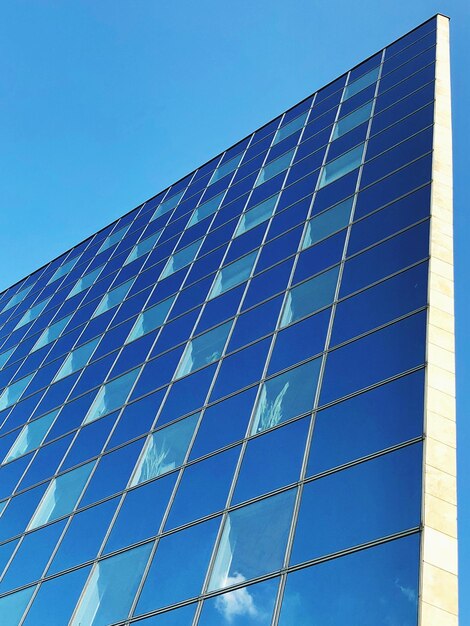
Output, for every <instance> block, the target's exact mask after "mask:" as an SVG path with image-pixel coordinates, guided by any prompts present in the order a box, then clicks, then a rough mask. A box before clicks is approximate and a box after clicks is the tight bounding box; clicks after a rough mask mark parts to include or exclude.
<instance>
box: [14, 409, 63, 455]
mask: <svg viewBox="0 0 470 626" xmlns="http://www.w3.org/2000/svg"><path fill="white" fill-rule="evenodd" d="M57 413H58V411H52V413H48V414H47V415H44V416H43V417H40V418H39V419H37V420H34V422H30V423H29V424H26V426H24V427H23V428H22V430H21V432H20V434H19V435H18V437H17V439H16V441H15V443H14V444H13V445H12V447H11V449H10V451H9V452H8V454H7V455H6V457H5V460H4V463H6V462H8V461H13V459H17V458H18V457H19V456H22V455H23V454H26V453H27V452H29V451H30V450H34V448H37V447H38V446H40V445H41V443H42V441H43V439H44V437H45V436H46V435H47V433H48V431H49V428H50V427H51V426H52V424H53V422H54V420H55V418H56V417H57Z"/></svg>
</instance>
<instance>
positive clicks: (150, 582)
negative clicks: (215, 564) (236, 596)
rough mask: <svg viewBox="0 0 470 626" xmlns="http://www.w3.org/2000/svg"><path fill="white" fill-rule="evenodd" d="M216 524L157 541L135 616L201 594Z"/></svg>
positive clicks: (194, 527) (203, 524)
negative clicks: (182, 565) (189, 556)
mask: <svg viewBox="0 0 470 626" xmlns="http://www.w3.org/2000/svg"><path fill="white" fill-rule="evenodd" d="M219 522H220V520H219V518H215V519H211V520H209V521H208V522H203V523H202V524H197V525H196V526H191V527H190V528H187V529H186V530H182V531H180V532H177V533H173V534H171V535H168V536H166V537H163V538H162V539H161V540H160V542H159V544H158V546H157V551H156V553H155V556H154V558H153V561H152V564H151V566H150V570H149V572H148V575H147V579H146V581H145V584H144V587H143V589H142V593H141V595H140V598H139V602H138V604H137V609H136V611H135V613H136V614H137V615H139V614H141V613H147V612H148V611H152V610H153V609H158V608H161V607H164V606H167V605H169V604H173V603H175V602H179V601H181V600H185V599H187V598H192V597H194V596H197V595H198V594H199V593H200V591H201V588H202V584H203V581H204V576H205V574H206V570H207V566H208V565H209V558H210V555H211V551H212V547H213V545H214V541H215V538H216V534H217V529H218V527H219ZM188 554H190V555H191V558H190V559H188ZM181 563H184V564H185V565H184V567H181ZM77 626H78V625H77Z"/></svg>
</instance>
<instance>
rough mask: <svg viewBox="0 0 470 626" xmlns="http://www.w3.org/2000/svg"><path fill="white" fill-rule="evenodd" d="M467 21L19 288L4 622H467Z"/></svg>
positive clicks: (436, 28) (1, 308) (304, 112)
mask: <svg viewBox="0 0 470 626" xmlns="http://www.w3.org/2000/svg"><path fill="white" fill-rule="evenodd" d="M448 28H449V27H448V19H447V18H446V17H444V16H440V15H438V16H436V17H434V18H432V19H430V20H429V21H427V22H425V23H424V24H422V25H421V26H419V27H418V28H417V29H415V30H413V31H411V32H410V33H408V34H407V35H405V36H404V37H402V38H401V39H399V40H397V41H395V42H394V43H392V44H391V45H389V46H387V47H386V48H384V49H383V50H381V51H380V52H379V53H377V54H375V55H373V56H372V57H370V58H369V59H367V60H366V61H364V62H363V63H361V64H360V65H358V66H356V67H354V68H353V69H352V70H350V71H349V72H347V73H346V74H344V75H342V76H341V77H339V78H338V79H336V80H335V81H333V82H332V83H330V84H329V85H327V86H326V87H324V88H323V89H320V90H319V91H318V92H316V93H315V94H314V95H313V96H310V97H308V98H306V99H305V100H303V101H302V102H301V103H299V104H298V105H296V106H294V107H293V108H292V109H290V110H288V111H287V112H286V113H284V114H283V115H281V116H279V117H278V118H276V119H275V120H273V121H271V122H269V123H268V124H266V125H265V126H263V127H262V128H261V129H259V130H257V131H256V132H254V133H252V134H251V135H249V136H248V137H246V138H245V139H243V140H242V141H240V142H239V143H237V144H236V145H235V146H233V147H231V148H229V149H228V150H227V151H225V152H224V153H223V154H221V155H219V156H218V157H216V158H215V159H213V160H212V161H210V162H208V163H206V164H204V165H203V166H202V167H200V168H199V169H197V170H196V171H195V172H193V173H191V174H190V175H188V176H187V177H185V178H184V179H182V180H180V181H178V182H177V183H175V184H174V185H172V186H171V187H170V188H168V189H166V190H165V191H164V192H162V193H160V194H158V195H157V196H155V197H154V198H152V199H150V200H149V201H148V202H145V203H144V204H143V205H141V206H139V207H137V208H136V209H134V210H133V211H131V212H130V213H128V214H127V215H125V216H124V217H122V218H121V219H119V220H117V221H116V222H114V223H113V224H111V225H110V226H108V227H107V228H105V229H103V230H102V231H100V232H98V233H97V234H95V235H94V236H92V237H90V238H89V239H87V240H86V241H84V242H82V243H81V244H79V245H78V246H76V247H75V248H73V249H72V250H70V251H68V252H67V253H65V254H64V255H62V256H61V257H59V258H57V259H55V260H54V261H52V262H51V263H49V264H48V265H47V266H45V267H43V268H41V269H40V270H38V271H37V272H35V273H34V274H32V275H30V276H29V277H27V278H25V279H24V280H23V281H21V282H20V283H18V284H16V285H14V286H12V287H11V288H10V289H8V290H6V291H5V292H4V293H2V294H1V295H0V367H1V369H0V389H1V391H0V459H1V465H0V575H1V578H0V616H1V617H0V622H1V624H2V626H17V625H20V624H21V625H24V626H42V625H47V626H64V625H67V624H69V625H71V626H110V625H111V624H113V625H117V624H120V625H125V624H138V625H139V626H140V625H141V626H170V625H171V626H191V625H193V626H223V625H225V624H230V625H234V626H251V625H253V626H256V625H258V626H271V625H272V626H299V625H302V626H308V625H314V624H315V625H318V624H322V625H325V626H326V625H327V624H328V625H331V626H343V625H345V624H358V625H359V624H360V625H361V626H377V625H378V624H384V625H385V624H387V625H397V626H416V625H418V624H419V625H421V626H437V625H439V626H456V624H457V557H456V552H457V551H456V546H457V530H456V486H455V483H456V481H455V403H454V397H455V392H454V347H453V346H454V335H453V291H452V285H453V282H452V281H453V265H452V161H451V123H450V80H449V42H448V34H449V30H448Z"/></svg>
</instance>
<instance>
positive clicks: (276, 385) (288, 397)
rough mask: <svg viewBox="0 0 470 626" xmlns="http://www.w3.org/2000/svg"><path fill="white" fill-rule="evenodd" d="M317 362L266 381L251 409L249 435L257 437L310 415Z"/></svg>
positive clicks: (315, 383) (319, 360)
mask: <svg viewBox="0 0 470 626" xmlns="http://www.w3.org/2000/svg"><path fill="white" fill-rule="evenodd" d="M320 364H321V359H314V360H313V361H309V362H308V363H305V364H304V365H300V366H299V367H295V368H294V369H291V370H288V371H287V372H285V373H284V374H280V375H279V376H275V377H274V378H270V379H269V380H267V381H266V382H265V383H264V384H263V386H262V387H261V392H260V395H259V398H258V402H257V405H256V409H255V414H254V418H253V424H252V426H251V432H252V433H258V432H261V431H263V430H267V429H268V428H272V427H273V426H276V425H277V424H280V423H281V422H285V421H286V420H288V419H291V418H292V417H295V416H296V415H301V414H302V413H306V412H307V411H310V410H311V409H312V407H313V400H314V398H315V392H316V389H317V381H318V374H319V372H320Z"/></svg>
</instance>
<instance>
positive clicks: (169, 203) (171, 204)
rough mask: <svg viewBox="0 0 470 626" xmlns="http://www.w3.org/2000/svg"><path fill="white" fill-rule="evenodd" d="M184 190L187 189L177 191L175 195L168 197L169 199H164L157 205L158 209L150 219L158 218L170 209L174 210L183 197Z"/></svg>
mask: <svg viewBox="0 0 470 626" xmlns="http://www.w3.org/2000/svg"><path fill="white" fill-rule="evenodd" d="M184 192H185V190H184V189H183V191H180V192H178V193H175V195H174V196H171V198H168V200H164V201H163V202H162V203H161V204H160V206H158V207H157V210H156V211H155V213H154V214H153V215H152V219H151V220H150V221H152V220H155V219H157V217H160V215H165V213H168V211H172V210H173V209H174V208H175V207H176V205H177V204H178V202H179V201H180V200H181V198H182V197H183V194H184Z"/></svg>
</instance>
